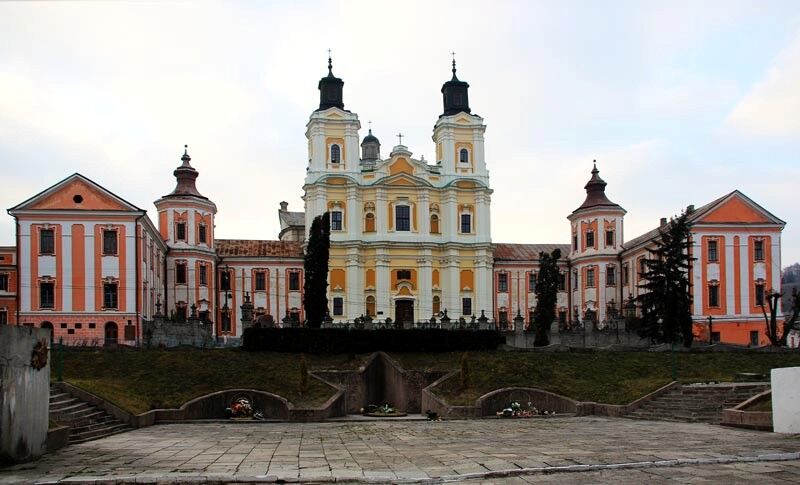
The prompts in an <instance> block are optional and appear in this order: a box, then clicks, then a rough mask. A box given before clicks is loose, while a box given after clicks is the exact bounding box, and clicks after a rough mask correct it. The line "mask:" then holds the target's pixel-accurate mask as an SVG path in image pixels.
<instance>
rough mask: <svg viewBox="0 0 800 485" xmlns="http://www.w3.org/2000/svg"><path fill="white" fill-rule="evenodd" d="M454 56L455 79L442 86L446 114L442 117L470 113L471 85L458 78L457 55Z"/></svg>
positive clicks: (453, 53)
mask: <svg viewBox="0 0 800 485" xmlns="http://www.w3.org/2000/svg"><path fill="white" fill-rule="evenodd" d="M451 54H452V55H453V78H452V79H450V80H449V81H447V82H446V83H444V85H442V100H443V101H444V113H442V116H450V115H455V114H458V113H461V112H464V113H469V112H470V109H469V84H467V83H465V82H464V81H460V80H459V79H458V77H457V76H456V53H455V52H451Z"/></svg>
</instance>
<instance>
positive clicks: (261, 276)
mask: <svg viewBox="0 0 800 485" xmlns="http://www.w3.org/2000/svg"><path fill="white" fill-rule="evenodd" d="M256 291H267V273H265V272H263V271H256Z"/></svg>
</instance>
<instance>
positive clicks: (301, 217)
mask: <svg viewBox="0 0 800 485" xmlns="http://www.w3.org/2000/svg"><path fill="white" fill-rule="evenodd" d="M278 217H279V218H280V220H281V222H282V223H284V224H286V226H289V227H291V226H295V227H299V226H305V225H306V213H305V212H289V211H281V210H279V211H278Z"/></svg>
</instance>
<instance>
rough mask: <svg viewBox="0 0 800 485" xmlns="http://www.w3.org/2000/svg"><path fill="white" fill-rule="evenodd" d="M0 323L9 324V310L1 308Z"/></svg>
mask: <svg viewBox="0 0 800 485" xmlns="http://www.w3.org/2000/svg"><path fill="white" fill-rule="evenodd" d="M0 325H8V310H0Z"/></svg>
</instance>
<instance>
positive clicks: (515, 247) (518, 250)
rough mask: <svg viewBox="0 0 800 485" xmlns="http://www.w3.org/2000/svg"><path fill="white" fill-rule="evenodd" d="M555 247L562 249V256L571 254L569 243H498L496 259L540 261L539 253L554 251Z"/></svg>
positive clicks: (495, 251) (495, 246) (495, 253)
mask: <svg viewBox="0 0 800 485" xmlns="http://www.w3.org/2000/svg"><path fill="white" fill-rule="evenodd" d="M554 249H560V250H561V256H562V257H566V256H567V255H568V254H569V244H508V243H497V244H495V245H494V260H495V261H538V260H539V253H541V252H545V253H552V252H553V250H554Z"/></svg>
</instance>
